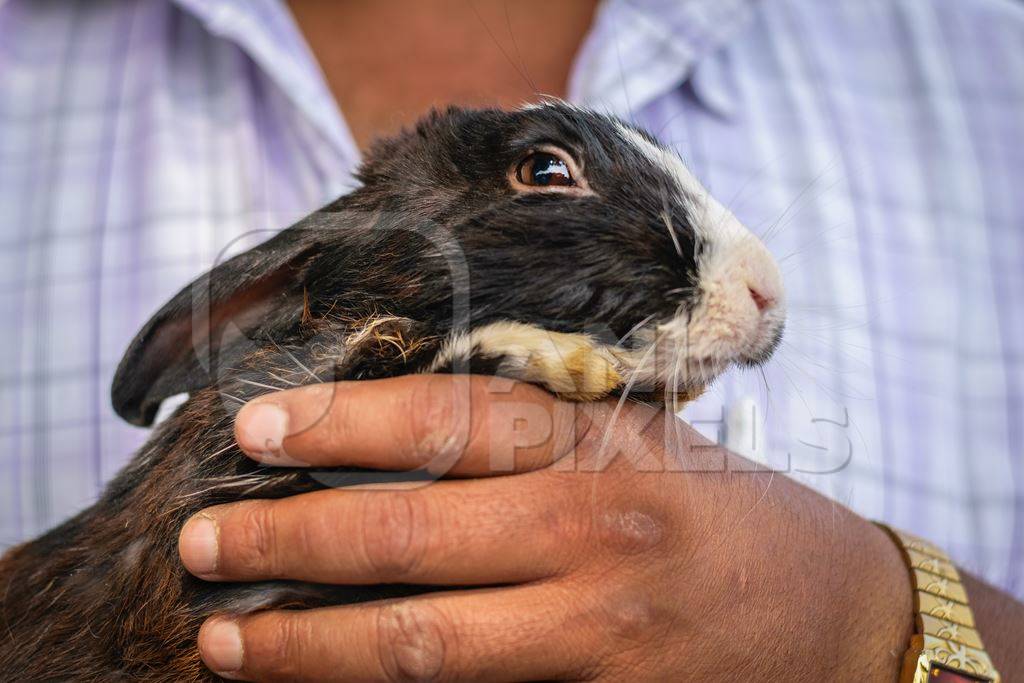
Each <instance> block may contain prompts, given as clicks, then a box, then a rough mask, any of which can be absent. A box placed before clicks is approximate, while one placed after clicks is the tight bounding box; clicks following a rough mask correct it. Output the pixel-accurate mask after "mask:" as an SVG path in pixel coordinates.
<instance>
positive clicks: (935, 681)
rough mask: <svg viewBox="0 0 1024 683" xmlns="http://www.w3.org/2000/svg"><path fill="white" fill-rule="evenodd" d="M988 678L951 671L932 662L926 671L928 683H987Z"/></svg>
mask: <svg viewBox="0 0 1024 683" xmlns="http://www.w3.org/2000/svg"><path fill="white" fill-rule="evenodd" d="M989 680H990V679H988V678H978V677H977V676H972V675H971V674H966V673H963V672H962V671H953V670H952V669H947V668H946V667H944V666H942V665H940V664H932V665H931V667H930V669H929V672H928V682H929V683H979V682H980V683H988V681H989Z"/></svg>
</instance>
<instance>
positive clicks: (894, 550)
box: [837, 518, 914, 683]
mask: <svg viewBox="0 0 1024 683" xmlns="http://www.w3.org/2000/svg"><path fill="white" fill-rule="evenodd" d="M854 524H855V526H856V527H857V530H858V538H859V542H858V543H853V544H850V545H849V546H847V551H848V555H849V557H848V558H847V561H848V562H849V568H850V571H849V572H848V574H847V576H848V583H849V585H848V587H847V590H846V600H845V603H844V604H845V606H846V614H845V627H844V629H843V631H842V634H843V635H842V639H843V642H842V643H841V646H842V649H841V651H842V652H843V654H844V658H843V660H842V661H843V665H842V666H844V667H845V671H847V672H850V673H851V674H853V673H856V674H857V675H863V676H865V678H864V680H871V681H879V682H880V683H882V682H885V683H894V682H895V681H898V680H899V676H900V670H901V668H902V665H903V655H904V653H905V652H906V650H907V647H908V646H909V645H910V638H911V636H912V635H913V633H914V616H913V614H914V603H913V592H912V587H911V585H910V580H909V578H908V576H907V569H906V565H905V564H904V562H903V557H902V555H901V554H900V551H899V548H898V547H897V546H896V545H895V544H894V543H893V542H892V540H891V539H890V538H889V537H888V535H887V534H886V533H885V532H884V531H882V529H880V528H878V527H877V526H875V525H874V524H872V523H871V522H869V521H867V520H865V519H863V518H857V519H856V521H855V522H854ZM842 673H843V671H842V670H840V671H838V672H837V674H842ZM855 677H856V676H851V679H853V678H855ZM840 678H842V676H840Z"/></svg>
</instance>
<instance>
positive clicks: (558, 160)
mask: <svg viewBox="0 0 1024 683" xmlns="http://www.w3.org/2000/svg"><path fill="white" fill-rule="evenodd" d="M358 179H359V181H360V183H361V186H360V187H359V188H358V189H357V190H355V191H354V192H352V193H351V194H348V195H346V196H344V197H342V198H341V199H339V200H337V201H336V202H334V203H332V204H330V205H328V206H326V207H324V208H323V209H321V210H320V211H317V212H316V213H314V214H312V215H310V216H308V217H307V218H305V219H303V220H301V221H299V222H298V223H297V224H295V225H293V226H292V227H290V228H288V229H286V230H284V231H282V232H281V233H279V234H278V235H277V236H275V237H274V238H272V239H270V240H269V241H267V242H265V243H263V244H261V245H260V246H258V247H256V248H254V249H252V250H250V251H248V252H246V253H244V254H241V255H239V256H237V257H235V258H234V259H231V260H229V261H226V262H225V263H223V264H221V265H219V266H217V267H216V268H214V269H213V270H212V271H210V272H209V273H208V274H206V275H204V276H203V277H201V278H200V279H199V280H197V281H196V282H195V283H193V284H192V285H190V286H189V287H187V288H186V289H185V290H183V291H182V292H181V293H179V294H178V295H177V296H176V297H175V298H174V299H172V300H171V301H170V302H169V303H168V304H167V305H165V306H164V308H163V309H162V310H161V311H160V312H159V313H158V314H157V315H156V316H155V317H154V318H153V319H152V320H150V322H149V323H147V325H146V326H145V327H144V328H143V330H142V331H141V332H140V333H139V335H138V336H137V337H136V339H135V340H134V342H133V343H132V345H131V347H130V348H129V349H128V352H127V354H126V355H125V358H124V360H123V361H122V363H121V366H120V367H119V368H118V373H117V377H116V378H115V382H114V391H113V397H114V405H115V408H116V409H117V411H118V412H119V414H121V415H122V416H123V417H125V418H126V419H128V420H129V421H131V422H134V423H137V424H148V423H149V422H150V421H151V420H152V418H153V415H154V413H155V410H156V408H157V406H158V405H159V402H160V401H161V400H162V399H163V398H165V397H167V396H169V395H171V394H174V393H179V392H182V391H187V390H192V389H196V388H198V387H201V386H205V385H208V384H210V383H211V382H212V381H213V380H212V379H211V377H213V376H214V374H213V373H212V370H211V366H212V365H214V364H219V365H220V366H221V367H227V366H229V365H230V364H231V363H232V362H236V361H237V359H238V357H239V354H241V353H243V351H242V350H241V349H244V348H250V349H251V348H252V346H253V345H254V344H255V345H257V346H259V345H262V344H269V343H273V344H284V343H291V342H295V341H297V340H299V339H300V338H301V336H302V334H303V332H302V328H303V322H304V321H306V320H309V319H322V320H328V321H329V320H331V319H332V316H337V314H338V313H343V314H344V313H349V312H352V311H360V312H363V313H365V312H367V311H372V312H376V313H380V314H386V315H388V316H393V317H398V318H401V319H403V320H408V321H412V322H413V324H414V325H415V326H416V328H417V330H419V332H420V333H422V334H426V335H429V336H431V337H433V338H437V339H447V340H448V341H449V344H448V345H447V347H444V348H447V349H448V351H447V352H448V353H451V349H452V348H453V347H452V343H451V342H452V341H453V340H456V339H463V340H465V339H469V338H471V336H472V334H473V332H474V331H480V330H483V329H486V328H488V326H494V325H500V324H505V323H509V322H512V323H516V324H518V325H522V326H525V327H528V328H530V329H536V330H542V331H548V332H553V333H561V334H570V335H585V336H586V338H587V339H589V340H591V341H592V343H593V344H594V345H595V346H596V347H599V348H601V349H604V350H605V351H606V352H607V354H608V357H610V358H613V359H614V362H615V363H616V364H617V367H618V369H619V370H620V371H621V372H622V374H623V378H624V379H627V378H631V379H632V380H633V381H634V382H639V383H640V385H646V386H647V388H648V389H653V388H670V389H671V390H673V391H682V390H693V389H696V388H699V387H702V386H703V385H705V384H706V383H708V382H709V381H710V380H712V379H713V378H714V377H715V376H716V375H717V374H719V373H720V372H721V371H722V370H723V369H725V368H726V367H728V366H729V365H730V364H731V363H742V364H754V363H758V362H761V361H763V360H765V359H766V358H767V357H768V356H769V355H770V354H771V353H772V351H773V350H774V348H775V346H776V345H777V343H778V341H779V338H780V336H781V333H782V327H783V323H784V319H785V309H784V303H783V299H784V295H783V289H782V282H781V277H780V274H779V270H778V268H777V266H776V264H775V262H774V260H773V259H772V257H771V256H770V254H769V253H768V251H767V249H766V248H765V247H764V246H763V244H762V243H761V242H760V241H759V240H758V239H757V238H756V237H754V236H753V235H752V234H751V233H750V232H749V231H748V230H747V229H746V228H744V227H743V226H742V225H741V224H740V223H739V222H738V221H737V220H736V218H735V217H734V216H733V215H732V214H731V213H730V212H729V211H727V210H726V209H725V208H724V207H723V206H722V205H721V204H719V203H718V202H717V201H716V200H715V199H713V198H712V197H710V196H709V194H708V193H707V191H706V190H705V189H704V188H703V187H702V186H701V184H700V183H699V182H698V181H697V180H696V179H695V177H694V176H693V175H692V174H691V173H690V172H689V171H688V170H687V169H686V167H685V166H684V165H683V163H682V162H681V161H680V159H679V157H678V156H677V155H676V154H675V153H673V152H672V151H670V150H668V149H666V148H665V147H663V146H661V145H660V144H658V143H657V142H656V141H655V140H654V138H652V137H651V136H650V135H649V134H647V133H645V132H644V131H642V130H639V129H637V128H635V127H632V126H630V125H628V124H625V123H623V122H622V121H620V120H618V119H615V118H613V117H609V116H605V115H601V114H597V113H594V112H590V111H586V110H583V109H579V108H576V107H573V106H571V105H568V104H564V103H561V102H547V103H544V104H540V105H533V106H528V107H525V108H523V109H521V110H518V111H498V110H482V111H470V110H460V109H450V110H448V111H446V112H443V113H434V114H431V115H430V116H428V117H427V118H425V119H424V120H422V121H421V122H420V123H419V124H418V125H417V126H416V128H415V129H414V130H411V131H407V132H405V133H403V134H401V135H399V136H397V137H395V138H391V139H388V140H384V141H382V142H380V143H378V144H377V145H376V146H375V147H373V148H372V149H371V151H370V153H369V155H368V157H367V159H366V161H365V163H364V164H363V165H362V167H361V169H360V171H359V174H358ZM353 317H354V316H345V315H341V316H337V319H338V320H351V319H352V318H353ZM525 327H524V328H517V329H520V330H521V329H525ZM502 329H505V328H502ZM467 335H469V336H467ZM242 341H244V342H245V343H244V344H243V343H241V342H242ZM441 348H442V346H437V347H435V351H434V352H435V353H440V352H441V351H440V349H441ZM438 366H439V364H438V363H437V359H436V358H435V359H434V361H433V362H430V361H429V359H428V360H427V361H425V362H423V363H420V365H419V366H417V367H416V368H414V369H413V371H421V370H424V369H430V368H432V367H438Z"/></svg>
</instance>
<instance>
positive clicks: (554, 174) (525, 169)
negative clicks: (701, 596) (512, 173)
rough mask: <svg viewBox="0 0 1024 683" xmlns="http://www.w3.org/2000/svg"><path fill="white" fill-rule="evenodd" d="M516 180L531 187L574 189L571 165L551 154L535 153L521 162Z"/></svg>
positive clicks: (574, 182) (574, 181)
mask: <svg viewBox="0 0 1024 683" xmlns="http://www.w3.org/2000/svg"><path fill="white" fill-rule="evenodd" d="M516 180H518V181H519V182H521V183H522V184H523V185H526V186H529V187H572V186H573V185H575V184H576V180H575V179H573V177H572V173H571V172H570V171H569V164H568V162H566V161H565V160H564V159H561V158H560V157H558V156H556V155H554V154H551V153H550V152H534V153H533V154H531V155H530V156H528V157H526V158H525V159H523V160H522V161H520V162H519V166H518V167H516Z"/></svg>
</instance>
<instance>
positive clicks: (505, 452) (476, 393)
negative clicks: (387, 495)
mask: <svg viewBox="0 0 1024 683" xmlns="http://www.w3.org/2000/svg"><path fill="white" fill-rule="evenodd" d="M588 424H589V422H588V421H586V420H584V419H578V417H577V411H576V410H575V409H574V407H573V405H572V404H569V403H565V402H562V401H559V400H557V399H556V398H554V397H553V396H552V395H551V394H548V393H547V392H544V391H542V390H540V389H538V388H536V387H534V386H531V385H528V384H523V383H519V382H512V381H510V380H502V379H498V378H493V377H483V376H467V375H411V376H404V377H397V378H393V379H384V380H375V381H363V382H339V383H334V384H320V385H313V386H308V387H301V388H297V389H292V390H289V391H282V392H277V393H273V394H268V395H266V396H262V397H260V398H258V399H255V400H253V401H250V402H249V403H248V404H246V405H245V406H243V407H242V409H241V410H240V411H239V413H238V416H237V418H236V420H235V437H236V440H237V441H238V444H239V446H241V448H242V449H243V450H244V451H245V452H246V453H247V454H249V455H250V457H253V458H255V459H256V460H259V461H261V462H265V463H267V464H272V465H291V466H298V465H315V466H331V467H333V466H342V465H345V466H352V467H364V468H370V469H377V470H413V469H417V468H424V469H427V470H428V471H430V472H432V473H434V474H456V475H473V476H481V475H488V474H506V473H508V472H512V471H526V470H531V469H536V468H539V467H543V466H545V465H547V464H550V463H551V462H553V461H554V460H556V459H558V458H559V457H561V456H563V455H565V454H566V453H568V452H569V451H570V450H571V449H572V447H573V444H574V443H576V441H577V436H578V434H581V433H582V432H584V431H585V429H586V425H588Z"/></svg>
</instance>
